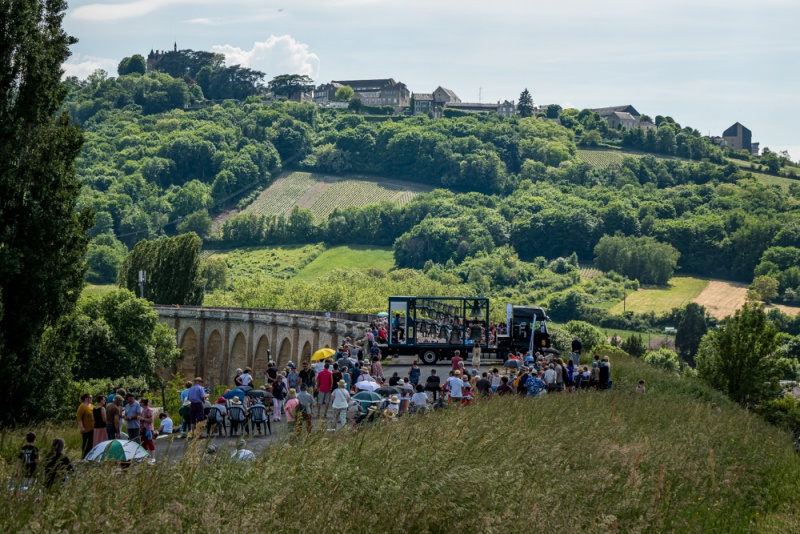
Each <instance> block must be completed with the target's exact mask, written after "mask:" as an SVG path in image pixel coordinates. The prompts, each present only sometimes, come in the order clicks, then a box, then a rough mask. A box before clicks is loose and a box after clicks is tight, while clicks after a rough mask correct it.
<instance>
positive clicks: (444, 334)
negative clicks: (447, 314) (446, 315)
mask: <svg viewBox="0 0 800 534" xmlns="http://www.w3.org/2000/svg"><path fill="white" fill-rule="evenodd" d="M439 339H441V340H442V341H447V325H444V324H443V325H440V326H439Z"/></svg>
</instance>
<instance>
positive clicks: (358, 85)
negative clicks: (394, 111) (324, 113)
mask: <svg viewBox="0 0 800 534" xmlns="http://www.w3.org/2000/svg"><path fill="white" fill-rule="evenodd" d="M345 85H348V86H350V87H352V88H353V91H354V94H353V98H357V99H359V100H360V101H361V103H363V104H364V105H367V106H393V107H408V105H409V100H410V99H411V91H409V90H408V87H406V84H404V83H403V82H397V81H395V80H394V79H392V78H384V79H377V80H334V81H332V82H331V83H329V84H324V85H321V86H319V87H318V88H317V89H316V90H315V91H314V101H315V102H317V103H322V102H327V101H330V100H333V97H334V95H335V94H336V89H338V88H339V87H343V86H345Z"/></svg>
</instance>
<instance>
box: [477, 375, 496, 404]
mask: <svg viewBox="0 0 800 534" xmlns="http://www.w3.org/2000/svg"><path fill="white" fill-rule="evenodd" d="M475 389H476V390H477V392H478V393H480V394H481V395H483V396H484V397H485V398H487V399H488V398H489V397H491V396H492V382H491V381H490V380H489V373H487V372H486V371H484V372H483V374H481V377H480V378H479V379H478V380H476V381H475Z"/></svg>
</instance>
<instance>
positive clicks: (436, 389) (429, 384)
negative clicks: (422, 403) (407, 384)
mask: <svg viewBox="0 0 800 534" xmlns="http://www.w3.org/2000/svg"><path fill="white" fill-rule="evenodd" d="M425 389H427V390H428V391H429V392H431V393H433V400H434V401H435V400H436V397H437V396H438V395H439V393H440V392H441V391H442V380H441V378H439V377H438V376H436V369H431V374H430V376H428V379H427V380H426V381H425Z"/></svg>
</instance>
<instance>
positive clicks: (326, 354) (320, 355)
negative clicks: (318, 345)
mask: <svg viewBox="0 0 800 534" xmlns="http://www.w3.org/2000/svg"><path fill="white" fill-rule="evenodd" d="M334 354H336V351H335V350H333V349H329V348H324V349H319V350H318V351H317V352H315V353H314V354H313V355H312V356H311V361H312V362H317V361H319V360H324V359H325V358H330V357H331V356H333V355H334Z"/></svg>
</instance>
